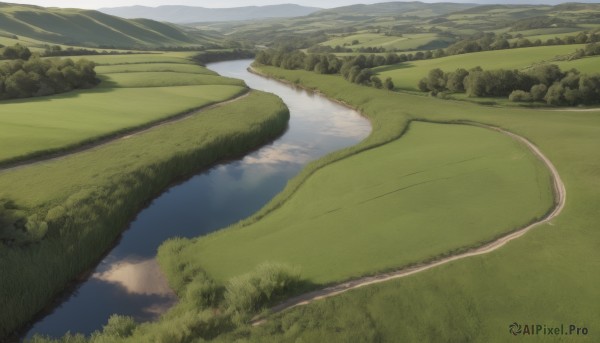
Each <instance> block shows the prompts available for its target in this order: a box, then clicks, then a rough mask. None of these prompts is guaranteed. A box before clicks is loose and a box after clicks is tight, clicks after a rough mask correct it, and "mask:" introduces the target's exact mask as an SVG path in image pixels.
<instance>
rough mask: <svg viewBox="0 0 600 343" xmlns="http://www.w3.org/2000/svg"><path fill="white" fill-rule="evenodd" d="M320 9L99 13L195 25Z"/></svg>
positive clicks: (121, 10) (122, 10) (288, 6)
mask: <svg viewBox="0 0 600 343" xmlns="http://www.w3.org/2000/svg"><path fill="white" fill-rule="evenodd" d="M319 10H320V8H315V7H305V6H299V5H295V4H284V5H272V6H246V7H235V8H204V7H195V6H159V7H146V6H129V7H112V8H101V9H100V10H99V11H101V12H103V13H106V14H110V15H116V16H119V17H123V18H148V19H154V20H159V21H168V22H170V23H199V22H215V21H235V20H251V19H262V18H289V17H301V16H305V15H309V14H311V13H314V12H316V11H319Z"/></svg>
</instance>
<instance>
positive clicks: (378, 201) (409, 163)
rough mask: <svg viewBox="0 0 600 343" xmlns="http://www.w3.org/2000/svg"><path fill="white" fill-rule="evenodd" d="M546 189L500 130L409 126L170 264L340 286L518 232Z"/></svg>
mask: <svg viewBox="0 0 600 343" xmlns="http://www.w3.org/2000/svg"><path fill="white" fill-rule="evenodd" d="M375 134H377V132H376V133H375ZM549 184H550V179H549V174H548V172H547V170H546V169H545V167H544V166H543V165H542V164H541V162H539V161H538V160H537V159H536V158H535V157H534V156H532V155H531V153H530V152H529V151H528V150H527V148H525V147H522V146H520V145H519V143H517V142H514V141H513V140H512V139H511V138H509V137H507V136H505V135H503V134H500V133H497V132H493V131H490V130H486V129H482V128H477V127H471V126H461V125H442V124H429V123H419V122H413V123H412V124H410V128H409V131H408V132H407V133H406V134H405V135H404V136H403V137H402V138H401V139H398V140H396V141H394V142H392V143H389V144H387V145H384V146H382V147H379V148H376V149H372V150H369V151H366V152H364V153H361V154H358V155H356V156H352V157H349V158H347V159H344V160H342V161H339V162H336V163H334V164H331V165H329V166H327V167H326V168H323V169H322V170H319V171H318V172H316V173H315V174H314V175H312V176H311V177H310V178H309V179H307V180H306V181H305V182H304V184H303V185H302V186H301V188H300V189H298V191H297V192H296V193H295V194H294V195H293V196H291V197H290V198H289V199H288V200H287V201H286V202H285V203H284V204H283V206H281V207H279V208H278V209H277V210H275V211H273V212H272V213H270V214H268V215H267V216H265V217H264V218H263V219H261V220H260V221H258V222H256V223H254V224H252V225H249V226H245V227H242V228H238V229H230V230H224V231H221V232H218V233H215V234H212V235H209V236H207V237H203V238H200V239H198V240H197V241H195V242H194V243H192V244H189V245H187V246H185V248H184V249H182V250H180V251H179V252H178V259H177V261H178V263H180V264H185V265H193V266H198V267H200V268H201V269H202V270H204V271H206V272H207V273H208V274H209V275H210V276H211V277H213V278H215V279H216V280H217V281H220V282H225V281H227V280H228V279H229V278H231V277H233V276H235V275H238V274H242V273H244V272H246V271H248V270H252V269H253V268H255V267H256V266H258V265H260V264H261V263H263V262H265V261H277V262H281V263H285V264H288V265H292V266H297V267H299V268H300V269H301V271H302V275H303V276H304V277H305V278H307V279H308V280H309V281H310V282H313V283H318V284H326V283H331V282H336V281H341V280H345V279H348V278H354V277H358V276H362V275H366V274H371V273H375V272H378V271H383V270H389V269H393V268H398V267H400V266H406V265H409V264H414V263H418V262H421V261H425V260H429V259H432V258H434V257H437V256H440V255H443V254H446V253H447V252H449V251H457V250H460V249H462V248H465V247H469V246H473V245H479V244H481V243H482V242H486V241H490V240H492V239H493V238H494V237H497V236H499V235H501V234H503V233H505V232H507V231H510V230H513V229H517V228H519V227H522V226H524V224H526V223H528V222H530V221H532V220H533V219H534V218H536V217H541V216H543V214H544V213H546V212H547V211H548V209H549V208H551V207H552V204H553V201H552V192H551V188H550V187H549ZM484 213H485V215H482V214H484ZM506 213H511V215H510V216H506Z"/></svg>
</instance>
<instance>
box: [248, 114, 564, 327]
mask: <svg viewBox="0 0 600 343" xmlns="http://www.w3.org/2000/svg"><path fill="white" fill-rule="evenodd" d="M412 121H420V120H418V119H415V120H412ZM412 121H411V122H412ZM436 123H439V124H446V125H448V124H452V125H457V124H458V125H471V126H476V127H481V128H485V129H489V130H493V131H496V132H500V133H502V134H504V135H507V136H509V137H510V138H512V139H513V140H515V141H517V142H519V143H521V144H522V145H524V146H525V147H527V148H528V150H529V151H531V152H532V153H533V155H535V156H536V157H537V158H538V159H539V160H540V161H542V162H543V163H544V165H545V166H546V168H548V170H549V171H550V174H551V176H552V183H553V191H554V208H553V209H551V210H550V211H549V212H548V213H547V214H546V215H545V216H544V217H542V218H541V219H540V220H538V221H536V222H533V223H531V224H528V225H527V226H525V227H523V228H520V229H518V230H515V231H513V232H511V233H508V234H506V235H503V236H501V237H500V238H497V239H495V240H493V241H491V242H488V243H486V244H484V245H482V246H479V247H476V248H472V249H468V250H466V251H463V252H461V253H458V254H455V255H451V256H447V257H443V258H439V259H436V260H433V261H431V262H428V263H424V264H420V265H416V266H412V267H408V268H402V269H399V270H396V271H392V272H386V273H381V274H377V275H373V276H366V277H362V278H358V279H354V280H350V281H346V282H342V283H339V284H335V285H332V286H329V287H326V288H323V289H320V290H316V291H312V292H309V293H305V294H301V295H298V296H295V297H292V298H289V299H288V300H286V301H284V302H282V303H280V304H278V305H276V306H274V307H272V308H270V309H269V314H275V313H278V312H282V311H285V310H288V309H292V308H294V307H298V306H303V305H308V304H310V303H312V302H314V301H317V300H321V299H326V298H330V297H333V296H336V295H339V294H342V293H345V292H348V291H350V290H354V289H358V288H361V287H365V286H369V285H374V284H378V283H382V282H386V281H390V280H395V279H399V278H403V277H407V276H410V275H413V274H417V273H420V272H424V271H426V270H429V269H433V268H435V267H438V266H441V265H444V264H447V263H450V262H454V261H457V260H461V259H465V258H468V257H472V256H478V255H484V254H488V253H491V252H493V251H496V250H498V249H500V248H501V247H503V246H504V245H505V244H507V243H508V242H510V241H513V240H515V239H518V238H520V237H522V236H523V235H525V234H526V233H528V232H529V231H531V230H532V229H534V228H535V227H537V226H539V225H542V224H546V223H549V222H550V221H552V220H553V219H554V218H556V217H557V216H558V215H559V214H560V213H561V212H562V211H563V209H564V207H565V204H566V199H567V191H566V188H565V185H564V183H563V181H562V179H561V177H560V174H559V173H558V170H557V169H556V167H555V166H554V164H553V163H552V162H551V161H550V159H548V157H546V156H545V155H544V154H543V153H542V152H541V150H540V149H539V148H538V147H537V146H536V145H535V144H533V143H532V142H531V141H530V140H528V139H527V138H525V137H523V136H519V135H517V134H515V133H512V132H510V131H508V130H505V129H502V128H500V127H497V126H492V125H487V124H482V123H476V122H470V121H460V122H448V123H443V122H436ZM409 125H410V123H409ZM266 321H267V320H266V319H264V318H263V317H261V316H257V317H255V318H253V319H252V321H251V324H252V326H258V325H261V324H263V323H265V322H266Z"/></svg>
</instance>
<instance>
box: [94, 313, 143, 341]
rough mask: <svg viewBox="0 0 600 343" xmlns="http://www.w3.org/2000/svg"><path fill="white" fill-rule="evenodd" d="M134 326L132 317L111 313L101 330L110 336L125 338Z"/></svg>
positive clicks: (129, 334)
mask: <svg viewBox="0 0 600 343" xmlns="http://www.w3.org/2000/svg"><path fill="white" fill-rule="evenodd" d="M136 326H137V324H136V322H135V320H134V319H133V318H132V317H127V316H119V315H116V314H113V315H112V316H110V318H109V319H108V323H107V324H106V325H105V326H104V328H103V330H102V332H103V334H104V335H107V336H110V337H114V338H126V337H129V336H131V334H132V333H133V330H134V329H135V327H136Z"/></svg>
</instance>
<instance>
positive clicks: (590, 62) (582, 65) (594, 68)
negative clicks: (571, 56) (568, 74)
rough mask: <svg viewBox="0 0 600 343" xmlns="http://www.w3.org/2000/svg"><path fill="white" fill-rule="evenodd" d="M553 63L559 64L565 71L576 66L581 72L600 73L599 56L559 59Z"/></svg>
mask: <svg viewBox="0 0 600 343" xmlns="http://www.w3.org/2000/svg"><path fill="white" fill-rule="evenodd" d="M552 63H554V64H557V65H558V66H559V67H560V68H561V69H562V70H564V71H567V70H570V69H573V68H575V69H577V70H579V71H580V72H582V73H586V74H593V73H600V57H599V56H592V57H585V58H581V59H578V60H573V61H558V62H552Z"/></svg>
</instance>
